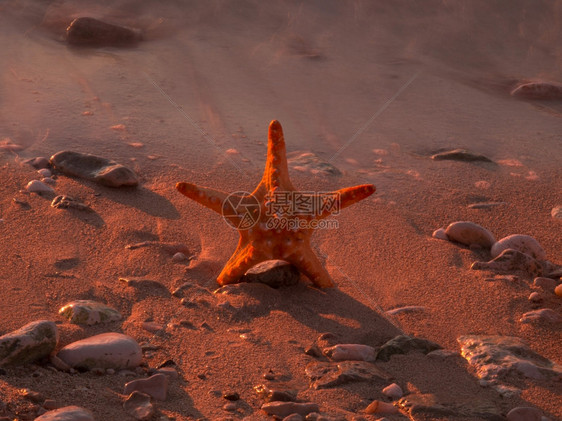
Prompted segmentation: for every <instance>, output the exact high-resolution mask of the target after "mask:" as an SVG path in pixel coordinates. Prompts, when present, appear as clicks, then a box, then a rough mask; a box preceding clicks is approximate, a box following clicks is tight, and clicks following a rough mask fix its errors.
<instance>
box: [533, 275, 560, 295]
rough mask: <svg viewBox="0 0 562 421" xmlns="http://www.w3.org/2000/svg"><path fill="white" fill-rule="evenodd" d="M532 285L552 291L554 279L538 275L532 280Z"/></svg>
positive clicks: (554, 283) (554, 285) (554, 284)
mask: <svg viewBox="0 0 562 421" xmlns="http://www.w3.org/2000/svg"><path fill="white" fill-rule="evenodd" d="M533 285H534V286H536V287H539V288H542V289H543V290H545V291H549V292H552V291H554V288H556V281H555V280H554V279H551V278H544V277H542V276H539V277H538V278H535V279H534V280H533Z"/></svg>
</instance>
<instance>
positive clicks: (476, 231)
mask: <svg viewBox="0 0 562 421" xmlns="http://www.w3.org/2000/svg"><path fill="white" fill-rule="evenodd" d="M445 233H446V234H447V237H448V238H449V240H451V241H456V242H458V243H461V244H464V245H466V246H472V245H478V246H480V247H482V248H485V249H489V248H490V247H492V244H494V243H495V241H496V239H495V238H494V235H493V234H492V233H491V232H490V231H488V230H487V229H486V228H484V227H481V226H480V225H478V224H475V223H474V222H470V221H457V222H453V223H451V224H449V226H448V227H447V229H446V230H445Z"/></svg>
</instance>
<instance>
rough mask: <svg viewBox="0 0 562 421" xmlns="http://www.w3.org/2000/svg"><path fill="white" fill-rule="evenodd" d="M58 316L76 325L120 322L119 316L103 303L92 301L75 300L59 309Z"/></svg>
mask: <svg viewBox="0 0 562 421" xmlns="http://www.w3.org/2000/svg"><path fill="white" fill-rule="evenodd" d="M59 314H60V315H61V316H64V317H66V318H67V319H68V321H69V322H70V323H74V324H78V325H88V326H91V325H95V324H98V323H111V322H114V321H117V320H121V318H122V316H121V314H120V313H119V312H118V311H117V310H115V309H114V308H111V307H109V306H107V305H105V304H103V303H99V302H97V301H92V300H76V301H72V302H71V303H68V304H66V305H65V306H63V307H61V309H60V310H59Z"/></svg>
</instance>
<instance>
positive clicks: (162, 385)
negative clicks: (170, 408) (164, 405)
mask: <svg viewBox="0 0 562 421" xmlns="http://www.w3.org/2000/svg"><path fill="white" fill-rule="evenodd" d="M134 391H137V392H141V393H145V394H147V395H150V396H152V397H153V398H154V399H158V400H160V401H165V400H166V395H167V394H168V376H166V375H165V374H163V373H158V374H154V375H153V376H150V377H149V378H147V379H138V380H133V381H130V382H129V383H127V384H126V385H125V389H124V391H123V394H124V395H129V394H130V393H132V392H134Z"/></svg>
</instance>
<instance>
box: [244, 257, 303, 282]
mask: <svg viewBox="0 0 562 421" xmlns="http://www.w3.org/2000/svg"><path fill="white" fill-rule="evenodd" d="M299 279H300V272H299V271H298V269H297V268H296V267H294V266H293V265H292V264H290V263H287V262H285V261H283V260H266V261H265V262H261V263H258V264H257V265H255V266H254V267H252V268H251V269H249V270H248V271H247V272H246V274H245V275H244V277H243V278H242V281H243V282H259V283H262V284H266V285H268V286H270V287H272V288H279V287H282V286H290V285H296V284H297V283H298V282H299Z"/></svg>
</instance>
